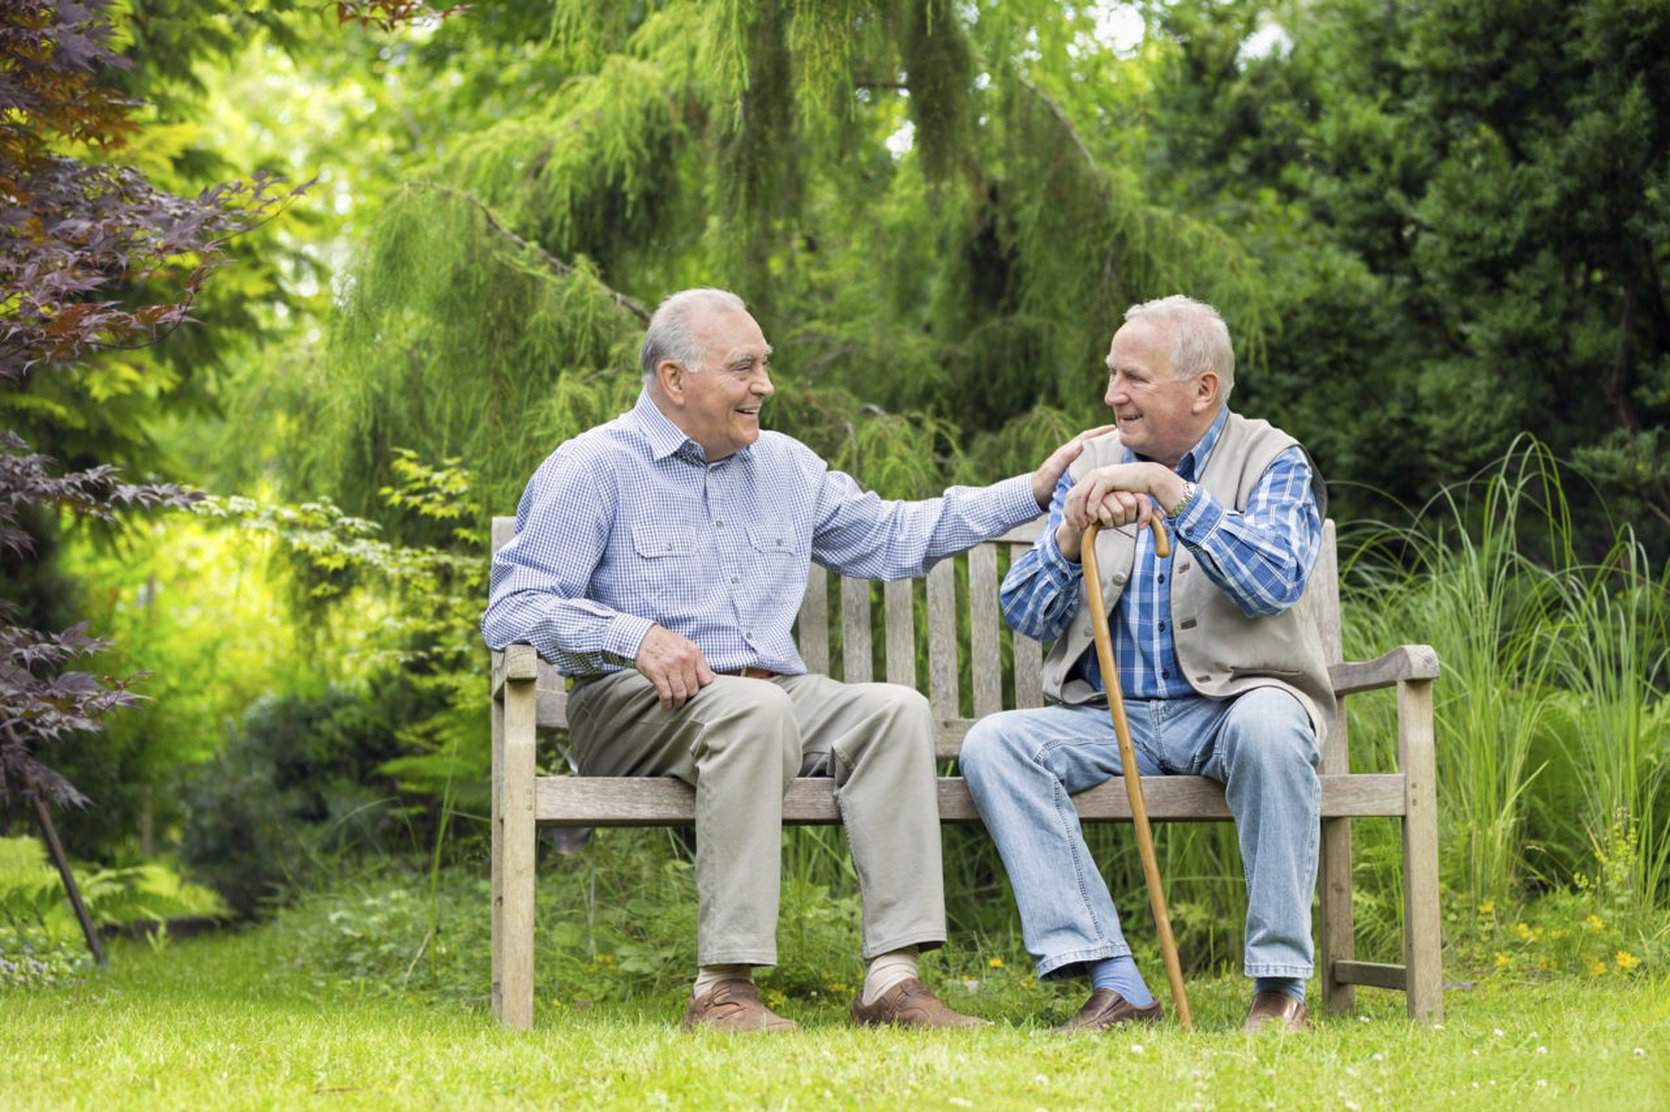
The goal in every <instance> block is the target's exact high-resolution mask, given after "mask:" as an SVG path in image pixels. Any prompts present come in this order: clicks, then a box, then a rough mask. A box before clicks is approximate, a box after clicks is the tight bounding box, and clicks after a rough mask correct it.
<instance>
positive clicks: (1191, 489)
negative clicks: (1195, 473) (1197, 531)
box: [1166, 479, 1199, 521]
mask: <svg viewBox="0 0 1670 1112" xmlns="http://www.w3.org/2000/svg"><path fill="white" fill-rule="evenodd" d="M1198 489H1199V488H1198V487H1197V486H1195V484H1194V483H1191V482H1189V481H1188V480H1187V479H1184V480H1183V500H1182V501H1181V502H1179V503H1177V505H1175V506H1173V507H1172V508H1171V512H1170V513H1168V514H1166V517H1167V518H1168V519H1170V520H1173V521H1175V520H1176V519H1177V518H1178V516H1180V515H1181V514H1182V513H1183V511H1184V510H1186V509H1188V508H1189V503H1190V502H1193V501H1194V500H1195V491H1196V490H1198Z"/></svg>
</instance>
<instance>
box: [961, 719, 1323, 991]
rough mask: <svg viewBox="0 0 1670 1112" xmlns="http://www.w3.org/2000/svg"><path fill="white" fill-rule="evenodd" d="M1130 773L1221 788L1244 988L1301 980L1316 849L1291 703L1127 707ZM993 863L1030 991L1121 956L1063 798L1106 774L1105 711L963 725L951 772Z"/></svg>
mask: <svg viewBox="0 0 1670 1112" xmlns="http://www.w3.org/2000/svg"><path fill="white" fill-rule="evenodd" d="M1125 709H1126V712H1127V716H1128V717H1129V718H1130V723H1131V740H1132V743H1133V746H1134V748H1135V749H1136V754H1137V767H1138V768H1139V769H1140V770H1141V772H1142V774H1143V775H1145V776H1152V775H1156V774H1161V773H1164V774H1170V775H1190V776H1208V777H1211V778H1212V779H1214V780H1217V781H1218V782H1220V783H1222V784H1223V785H1224V796H1225V798H1226V799H1227V800H1228V803H1229V809H1230V812H1231V813H1232V814H1233V815H1234V816H1235V826H1236V832H1237V835H1238V837H1239V841H1240V845H1241V861H1242V865H1243V867H1244V868H1245V870H1246V879H1247V925H1246V955H1245V964H1244V969H1245V971H1246V974H1247V975H1248V976H1249V977H1309V976H1310V974H1311V969H1312V957H1313V950H1312V946H1311V897H1312V895H1313V894H1314V892H1315V890H1316V857H1317V846H1318V842H1319V840H1320V836H1321V810H1322V787H1321V784H1320V782H1319V781H1318V780H1317V778H1316V764H1317V760H1318V758H1319V752H1318V749H1317V743H1316V734H1315V731H1314V730H1313V729H1312V728H1311V723H1310V718H1309V716H1308V715H1306V713H1305V711H1304V708H1303V707H1302V706H1300V704H1299V701H1298V700H1297V699H1295V698H1293V696H1291V695H1289V694H1288V693H1287V692H1285V691H1282V690H1280V689H1278V688H1271V687H1261V688H1256V689H1254V690H1252V691H1248V692H1246V693H1244V694H1242V695H1239V696H1237V697H1235V698H1233V699H1228V700H1220V699H1205V698H1188V699H1153V700H1127V701H1126V704H1125ZM960 763H961V766H962V773H963V776H964V778H965V779H966V780H967V781H968V790H969V792H970V794H972V795H973V796H974V805H975V806H976V807H977V808H978V809H979V811H980V817H981V818H982V819H984V820H985V823H986V829H987V830H988V831H990V833H991V836H992V839H993V840H994V841H995V842H996V843H997V848H998V852H999V853H1001V854H1002V855H1003V864H1004V867H1005V868H1006V869H1007V870H1008V872H1009V882H1010V884H1011V885H1012V886H1013V888H1014V890H1015V902H1016V903H1017V904H1018V905H1019V907H1020V913H1021V926H1022V932H1023V935H1024V937H1025V940H1026V948H1027V951H1028V952H1029V953H1031V955H1032V958H1033V961H1034V962H1035V963H1036V965H1037V971H1038V978H1039V979H1040V980H1055V979H1059V978H1063V977H1068V976H1072V975H1074V974H1076V973H1078V972H1079V971H1080V970H1079V966H1080V965H1081V964H1083V963H1085V962H1093V961H1100V960H1102V959H1104V958H1112V957H1120V956H1122V955H1125V954H1129V953H1130V952H1131V948H1130V946H1129V945H1128V944H1127V943H1126V942H1125V936H1124V934H1123V933H1122V932H1121V931H1120V929H1119V913H1118V912H1117V911H1115V910H1114V906H1113V898H1112V896H1110V895H1109V893H1108V886H1107V881H1106V880H1104V879H1103V878H1102V874H1101V871H1100V870H1099V869H1098V868H1097V866H1096V862H1095V861H1093V860H1092V859H1091V856H1090V849H1089V847H1088V846H1087V845H1085V841H1084V831H1083V828H1082V827H1081V826H1080V825H1079V817H1078V812H1076V811H1075V810H1074V809H1073V802H1072V800H1071V799H1070V798H1068V797H1069V796H1070V795H1071V794H1072V793H1075V792H1080V791H1083V790H1085V789H1086V788H1090V787H1094V786H1095V785H1097V784H1100V783H1102V782H1103V781H1105V780H1107V779H1108V778H1109V777H1110V776H1118V775H1119V774H1120V766H1119V742H1118V739H1117V737H1116V736H1115V734H1114V732H1113V722H1112V720H1111V719H1110V718H1109V716H1108V710H1107V708H1106V707H1069V706H1059V705H1058V706H1048V707H1042V708H1038V709H1034V710H1012V711H1004V712H1003V713H1001V714H994V715H989V716H988V717H986V718H982V719H981V720H980V721H979V722H977V723H975V725H974V728H973V729H972V730H970V731H969V734H968V738H967V739H966V740H965V741H964V742H963V749H962V756H961V759H960Z"/></svg>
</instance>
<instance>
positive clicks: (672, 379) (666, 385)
mask: <svg viewBox="0 0 1670 1112" xmlns="http://www.w3.org/2000/svg"><path fill="white" fill-rule="evenodd" d="M688 373H689V372H687V371H686V370H685V369H684V364H683V363H679V362H676V361H675V360H672V359H663V360H661V362H659V363H657V364H656V365H655V377H656V380H657V381H658V382H660V383H661V393H662V394H664V395H666V397H667V399H668V400H669V401H671V402H672V403H673V404H674V405H683V404H684V378H685V375H686V374H688Z"/></svg>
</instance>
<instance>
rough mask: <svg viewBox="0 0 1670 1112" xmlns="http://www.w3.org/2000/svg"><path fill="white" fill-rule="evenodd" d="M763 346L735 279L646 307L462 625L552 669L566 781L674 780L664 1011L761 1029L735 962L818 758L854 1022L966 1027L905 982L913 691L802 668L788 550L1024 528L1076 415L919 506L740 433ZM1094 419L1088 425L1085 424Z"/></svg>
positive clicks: (948, 543)
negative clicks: (620, 363) (567, 689)
mask: <svg viewBox="0 0 1670 1112" xmlns="http://www.w3.org/2000/svg"><path fill="white" fill-rule="evenodd" d="M770 355H771V345H770V344H768V343H766V340H765V336H764V334H763V333H762V332H761V330H760V326H759V325H758V323H756V322H755V320H754V318H753V317H752V316H751V315H750V314H749V313H748V311H747V308H746V306H744V304H743V303H742V301H741V300H740V299H739V298H738V297H736V295H734V294H731V293H728V292H725V291H723V290H715V289H693V290H685V291H683V292H681V293H676V294H673V295H672V296H670V297H668V298H667V299H666V300H665V301H663V302H662V303H661V305H660V307H659V308H658V309H657V310H656V311H655V314H654V316H653V317H652V319H651V320H650V324H649V328H648V331H647V333H646V334H645V336H644V342H643V347H642V350H641V352H640V354H639V361H640V363H641V364H642V367H643V374H644V389H643V392H642V393H641V394H640V395H639V397H638V402H637V404H636V406H634V408H633V409H632V411H631V412H629V413H627V414H625V415H623V416H621V417H619V418H616V419H615V420H613V421H610V422H608V423H607V424H604V425H600V426H598V427H597V428H593V429H590V430H588V431H587V432H584V433H582V434H581V435H579V436H577V437H575V438H574V439H573V440H570V441H568V442H567V443H565V444H563V445H562V446H561V447H559V448H558V449H557V450H556V451H555V452H553V453H552V454H551V456H550V457H549V458H548V459H546V460H545V462H544V463H543V464H542V465H541V466H540V468H539V470H538V471H537V472H536V473H535V474H534V476H533V478H532V480H531V481H530V482H529V483H528V486H527V490H526V492H525V493H524V494H523V496H522V499H521V503H520V504H519V505H518V507H517V511H516V538H515V540H513V541H512V542H511V543H510V544H508V545H506V546H505V547H504V548H502V549H501V550H500V551H499V552H498V554H497V555H496V556H495V557H494V560H493V573H492V586H491V596H490V599H489V601H488V606H487V612H486V614H485V615H484V617H483V619H482V632H483V634H484V636H485V637H486V640H487V643H488V644H489V645H491V646H493V647H495V648H502V647H504V646H506V645H508V644H511V643H513V642H529V643H531V644H532V645H533V646H534V647H535V648H536V649H538V651H539V653H540V655H541V656H542V657H544V658H545V659H546V660H548V661H550V662H551V663H552V664H554V665H555V666H556V667H557V669H558V670H559V671H561V672H563V673H564V674H566V675H570V676H573V677H574V680H575V684H574V689H573V692H572V694H571V695H570V697H569V704H568V706H569V726H570V733H571V736H572V739H573V745H574V754H575V757H576V759H577V763H578V765H579V768H580V771H581V773H582V774H589V775H600V776H676V777H678V778H679V779H681V780H684V781H685V782H686V783H689V784H691V785H692V786H694V788H695V790H696V866H695V874H696V899H697V905H698V909H697V928H696V952H697V961H698V964H699V966H700V968H699V970H698V973H697V977H696V982H695V985H694V987H693V989H692V991H691V994H690V1000H689V1003H688V1006H687V1007H686V1010H685V1016H684V1025H685V1026H686V1027H687V1028H699V1027H700V1028H715V1029H720V1030H733V1031H782V1030H792V1029H793V1028H794V1027H795V1026H796V1025H795V1024H794V1023H793V1022H792V1021H790V1020H787V1019H784V1018H782V1017H780V1016H777V1015H775V1014H773V1013H772V1012H771V1011H770V1010H769V1009H767V1008H766V1006H765V1005H764V1003H763V1002H762V1001H761V1000H760V997H759V994H758V992H757V990H756V989H755V987H754V983H753V976H752V967H753V966H756V965H773V964H775V963H776V960H777V942H776V932H777V906H778V889H779V868H780V861H781V845H780V833H781V828H782V797H783V793H784V791H785V790H786V789H787V788H788V785H789V783H790V781H791V780H793V779H794V777H796V776H797V775H799V776H829V777H832V778H833V779H834V781H835V799H836V803H837V805H838V806H839V808H840V812H841V819H842V823H843V825H844V826H845V828H846V832H847V836H848V842H849V844H850V846H851V851H852V858H853V864H854V866H855V868H856V872H857V875H858V887H859V892H860V895H861V897H862V899H863V905H864V916H863V957H864V959H865V961H866V963H867V966H866V970H865V976H864V983H863V986H862V988H861V989H860V991H859V993H858V995H857V997H856V999H854V1001H853V1004H852V1009H851V1015H852V1019H853V1021H854V1022H855V1023H858V1024H860V1025H866V1026H876V1025H887V1024H897V1025H902V1026H925V1027H968V1026H974V1025H977V1024H978V1023H979V1022H980V1021H978V1020H975V1019H973V1018H971V1017H969V1016H963V1015H958V1014H957V1013H955V1012H953V1011H951V1010H950V1009H949V1008H947V1007H945V1006H944V1005H943V1004H941V1003H940V1002H939V1001H938V1000H937V999H935V998H934V996H933V995H932V994H931V993H930V992H929V991H928V989H927V988H926V987H925V986H924V985H923V984H922V982H921V981H920V980H919V979H918V978H917V969H916V957H917V954H918V953H919V952H920V951H921V950H924V949H928V948H931V947H935V946H939V945H941V944H942V943H943V942H944V940H945V907H944V896H943V880H942V876H941V868H940V833H939V813H938V806H937V802H936V797H935V787H934V777H935V771H934V750H933V736H934V724H933V720H932V717H931V715H930V713H929V708H928V703H927V701H926V700H925V699H924V698H923V697H922V696H921V695H920V694H918V693H917V692H916V691H915V690H914V689H911V688H906V687H900V686H896V685H892V684H885V683H868V684H847V683H838V682H836V681H835V680H832V679H830V678H829V677H827V676H822V675H814V674H809V673H808V672H807V670H806V665H805V663H804V662H803V661H802V660H801V658H800V654H799V652H798V651H797V650H796V648H795V644H794V639H793V637H792V635H791V627H792V625H793V624H794V619H795V615H796V612H797V610H798V608H799V604H800V598H801V595H802V593H803V591H804V589H805V584H806V574H807V568H808V565H809V563H810V562H811V561H814V560H815V561H817V562H818V563H819V564H821V565H823V566H824V567H827V568H830V569H831V570H834V571H837V572H840V573H842V574H844V575H856V576H865V577H869V578H873V579H899V578H904V577H908V576H919V575H923V574H925V573H926V572H927V569H928V568H929V567H930V566H931V565H933V564H934V563H935V562H936V561H938V560H939V559H941V558H942V557H945V556H949V555H952V554H954V553H957V552H960V551H962V550H963V549H966V548H969V547H971V546H973V545H975V544H978V543H979V542H981V541H983V540H986V539H988V538H991V537H994V536H998V535H1000V534H1002V533H1004V532H1005V531H1007V530H1008V529H1010V528H1013V527H1014V526H1016V525H1019V524H1021V523H1022V522H1025V521H1029V520H1031V519H1032V518H1033V517H1035V516H1037V514H1038V512H1039V511H1040V510H1041V509H1042V508H1043V507H1044V506H1045V505H1047V504H1048V503H1049V500H1050V496H1051V493H1052V492H1053V491H1054V490H1055V488H1056V485H1057V483H1058V482H1059V481H1060V479H1061V477H1062V475H1063V473H1064V472H1065V471H1066V468H1067V466H1068V465H1069V464H1070V463H1071V462H1072V461H1073V460H1074V459H1075V458H1076V457H1077V455H1078V453H1079V450H1080V448H1081V447H1082V445H1083V444H1084V443H1085V442H1086V441H1087V440H1088V439H1089V438H1090V437H1091V436H1093V435H1095V433H1096V432H1102V431H1106V430H1093V431H1092V432H1091V433H1086V434H1083V435H1081V436H1079V437H1075V438H1074V439H1073V440H1072V441H1070V442H1069V443H1068V444H1066V445H1063V446H1062V447H1061V448H1058V449H1057V450H1056V451H1054V452H1053V453H1051V455H1050V456H1049V458H1048V459H1046V460H1045V461H1044V462H1043V464H1042V465H1041V466H1040V467H1039V468H1038V470H1037V471H1036V472H1034V473H1033V474H1031V475H1020V476H1016V477H1014V478H1011V479H1007V480H1004V481H1003V482H1000V483H997V484H995V485H993V486H990V487H985V488H981V489H970V488H963V487H953V488H952V489H950V490H948V491H946V492H945V494H944V495H943V496H942V497H939V498H932V499H927V500H925V501H920V502H894V501H885V500H883V499H881V498H879V497H877V496H876V495H875V494H872V493H866V492H864V491H863V490H862V489H860V488H859V486H858V484H857V483H856V482H854V481H853V480H852V479H851V478H850V477H849V476H847V475H844V474H841V473H840V472H838V471H832V470H830V468H829V466H828V465H827V464H826V463H825V462H824V461H823V460H822V459H820V458H819V457H818V455H817V454H816V453H815V452H813V451H812V450H811V449H810V448H808V447H806V446H805V445H804V444H801V443H800V442H798V441H796V440H793V439H791V438H790V437H787V436H784V435H782V434H780V433H774V432H762V431H761V428H760V412H761V409H762V407H763V406H764V404H765V402H766V400H767V399H769V398H770V397H771V395H772V392H773V386H772V383H771V375H770V372H769V369H768V361H769V358H770ZM1110 427H1111V426H1110Z"/></svg>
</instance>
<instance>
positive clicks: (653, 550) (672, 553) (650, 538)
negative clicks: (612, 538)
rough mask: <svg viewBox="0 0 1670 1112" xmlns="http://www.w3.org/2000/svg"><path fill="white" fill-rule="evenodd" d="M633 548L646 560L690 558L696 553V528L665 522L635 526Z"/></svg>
mask: <svg viewBox="0 0 1670 1112" xmlns="http://www.w3.org/2000/svg"><path fill="white" fill-rule="evenodd" d="M632 548H633V550H634V551H636V552H637V553H638V556H639V558H640V559H644V560H663V559H666V558H668V557H688V556H691V555H693V554H694V553H695V551H696V527H695V526H694V525H689V524H685V523H681V522H665V521H657V522H649V523H645V524H642V525H634V526H633V527H632Z"/></svg>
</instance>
